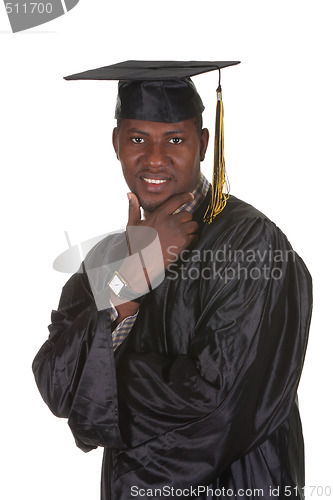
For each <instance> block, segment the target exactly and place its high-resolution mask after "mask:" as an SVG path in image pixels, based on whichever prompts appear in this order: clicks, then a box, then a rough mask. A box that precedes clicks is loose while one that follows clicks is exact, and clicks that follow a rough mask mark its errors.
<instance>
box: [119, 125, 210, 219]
mask: <svg viewBox="0 0 333 500" xmlns="http://www.w3.org/2000/svg"><path fill="white" fill-rule="evenodd" d="M113 145H114V148H115V151H116V154H117V158H118V159H119V160H120V162H121V166H122V169H123V174H124V177H125V180H126V182H127V185H128V187H129V188H130V190H131V191H132V192H133V193H135V194H136V195H137V197H138V199H139V202H140V205H141V206H142V207H143V209H144V210H145V211H147V212H152V211H154V210H155V209H156V208H157V207H159V206H160V205H161V204H162V203H164V202H165V201H166V200H167V199H168V198H170V197H171V196H173V195H175V194H178V193H184V192H190V191H193V189H194V188H195V186H196V184H197V183H198V180H199V175H200V161H202V160H203V159H204V157H205V152H206V149H207V145H208V130H207V129H203V130H202V133H201V134H199V132H198V130H197V127H196V123H195V121H194V120H193V119H190V120H186V121H183V122H178V123H159V122H148V121H142V120H128V119H123V120H121V125H120V128H119V130H117V129H114V131H113Z"/></svg>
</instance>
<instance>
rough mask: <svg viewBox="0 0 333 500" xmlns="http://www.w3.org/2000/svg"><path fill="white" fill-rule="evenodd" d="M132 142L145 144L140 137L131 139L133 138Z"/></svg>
mask: <svg viewBox="0 0 333 500" xmlns="http://www.w3.org/2000/svg"><path fill="white" fill-rule="evenodd" d="M132 141H133V142H134V143H135V144H142V143H143V142H145V140H144V139H143V138H142V137H133V138H132Z"/></svg>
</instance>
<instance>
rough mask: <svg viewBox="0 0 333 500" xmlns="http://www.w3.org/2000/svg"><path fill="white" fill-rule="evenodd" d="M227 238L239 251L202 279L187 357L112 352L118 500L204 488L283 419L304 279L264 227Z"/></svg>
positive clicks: (292, 386)
mask: <svg viewBox="0 0 333 500" xmlns="http://www.w3.org/2000/svg"><path fill="white" fill-rule="evenodd" d="M229 237H230V239H229V241H232V242H233V243H232V245H231V246H230V248H231V249H232V248H238V249H242V253H241V254H239V255H238V257H235V258H233V259H231V260H230V259H229V261H227V262H223V263H220V262H219V263H217V261H216V260H215V261H214V260H213V261H212V262H211V263H210V265H211V267H212V268H213V266H214V267H215V275H214V274H213V273H212V272H211V274H210V279H207V280H202V284H201V287H202V288H201V293H200V296H201V313H200V316H199V318H198V321H197V323H196V328H195V331H194V332H192V335H191V340H190V343H189V346H188V353H187V354H182V355H179V356H175V357H174V358H173V359H170V357H169V356H168V357H167V356H163V355H161V354H157V353H149V352H146V353H140V352H128V349H127V350H126V348H125V347H124V349H123V351H122V352H121V351H120V353H119V360H118V366H117V379H118V401H119V414H120V419H119V425H120V429H121V434H122V437H123V439H124V441H125V442H126V444H127V447H128V448H127V449H123V450H120V451H118V452H117V453H116V459H115V464H116V465H115V468H114V479H115V492H116V493H115V495H116V496H115V497H116V498H117V499H121V500H123V499H124V500H125V499H127V498H128V496H129V491H130V487H131V486H139V487H142V488H149V487H154V488H156V487H163V485H165V484H167V485H172V486H173V487H175V488H185V487H190V486H191V485H196V484H209V482H211V481H212V480H213V479H214V478H215V477H216V475H217V474H218V473H220V472H221V471H222V470H224V468H225V467H227V466H228V465H229V464H230V463H232V462H233V461H234V460H236V459H237V458H239V457H241V456H244V455H245V454H247V453H249V452H250V451H251V450H253V449H254V448H256V447H257V446H258V445H259V444H260V443H262V442H263V441H264V440H265V439H267V437H268V436H269V435H270V434H272V433H273V432H274V431H275V430H276V429H277V428H278V427H279V426H280V425H281V424H282V423H283V422H284V421H285V420H286V419H287V418H288V417H289V415H290V412H291V408H292V406H293V404H294V401H295V397H296V391H297V386H298V382H299V378H300V374H301V370H302V365H303V361H304V354H305V349H306V344H307V336H308V328H309V322H310V315H311V279H310V275H309V273H308V271H307V269H306V267H305V265H304V264H303V262H302V260H301V259H300V258H299V257H298V256H297V254H295V253H294V252H293V251H292V249H291V247H290V244H289V242H288V241H287V239H286V237H285V236H284V235H283V233H281V232H280V231H279V230H278V229H277V228H276V226H275V225H274V224H273V223H270V222H269V221H265V220H262V219H258V220H254V221H252V222H251V221H250V222H249V221H245V222H244V224H243V225H240V227H238V231H237V235H235V234H233V233H232V230H231V231H230V233H229ZM223 238H224V241H228V235H227V234H224V235H223ZM223 238H222V237H221V236H217V239H216V246H215V248H218V247H219V244H220V243H221V242H222V241H223ZM216 264H218V269H220V272H216V269H217V268H216ZM211 271H212V269H211ZM206 272H207V271H206ZM193 314H195V311H193ZM151 335H154V332H151Z"/></svg>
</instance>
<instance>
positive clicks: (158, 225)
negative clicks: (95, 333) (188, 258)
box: [111, 193, 199, 325]
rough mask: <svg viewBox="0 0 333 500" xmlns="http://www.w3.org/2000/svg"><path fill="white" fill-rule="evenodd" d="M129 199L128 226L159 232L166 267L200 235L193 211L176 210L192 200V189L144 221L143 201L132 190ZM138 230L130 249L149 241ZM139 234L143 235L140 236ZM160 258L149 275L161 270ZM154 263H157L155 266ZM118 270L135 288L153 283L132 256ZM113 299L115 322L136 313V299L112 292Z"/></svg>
mask: <svg viewBox="0 0 333 500" xmlns="http://www.w3.org/2000/svg"><path fill="white" fill-rule="evenodd" d="M128 199H129V214H128V223H127V226H136V227H151V228H153V229H154V230H155V231H156V232H157V234H158V236H159V240H160V245H161V249H162V255H163V263H164V269H166V268H167V267H168V265H169V264H171V263H172V262H174V260H175V256H176V257H177V256H178V255H179V254H180V253H181V252H182V250H185V249H186V248H188V247H189V246H190V245H191V244H192V243H193V242H194V241H195V240H196V239H197V235H196V232H197V230H198V227H199V226H198V223H197V222H195V221H193V220H192V214H190V212H186V211H184V212H179V213H177V214H174V211H175V210H177V208H180V207H181V206H182V205H184V204H185V203H189V202H190V201H192V200H193V195H192V194H191V193H181V194H177V195H175V196H173V197H172V198H169V199H168V200H167V201H166V202H165V203H163V204H162V205H161V206H160V207H158V208H157V209H156V210H154V212H152V213H151V214H149V216H148V217H147V218H146V220H143V221H142V220H141V212H140V204H139V200H138V198H137V197H136V195H135V194H134V193H129V195H128ZM136 234H137V235H138V236H136V238H135V241H133V237H132V238H129V246H130V247H131V248H129V250H130V253H136V252H138V251H139V250H143V249H144V248H146V247H147V245H148V244H149V242H147V240H146V239H145V238H144V237H146V238H147V233H146V232H142V233H140V231H139V232H137V233H136ZM140 235H142V236H143V237H142V238H141V237H140ZM157 260H158V262H156V263H154V262H150V263H149V275H150V277H154V274H155V272H156V275H158V274H160V272H161V268H160V265H161V264H160V260H159V259H156V261H157ZM154 264H156V266H154ZM154 267H156V269H154ZM119 271H120V273H121V275H122V276H124V278H125V279H126V281H127V282H128V283H129V285H130V286H131V288H132V289H134V290H136V291H140V290H142V289H145V288H146V287H147V283H149V284H150V281H149V278H148V274H147V272H146V270H144V274H143V273H142V270H141V269H140V270H138V268H137V265H135V264H134V262H133V261H131V260H129V259H127V260H126V259H125V261H124V263H123V265H122V267H121V268H120V270H119ZM139 271H141V272H139ZM111 301H112V303H113V304H114V305H115V306H116V307H117V311H118V314H119V316H118V319H117V320H116V322H115V325H117V324H119V323H120V322H121V321H122V320H123V319H124V318H126V317H128V316H130V315H132V314H135V313H136V312H137V310H138V308H139V306H138V304H137V303H135V302H129V301H125V300H122V299H119V298H118V297H117V296H115V295H114V294H113V293H112V292H111Z"/></svg>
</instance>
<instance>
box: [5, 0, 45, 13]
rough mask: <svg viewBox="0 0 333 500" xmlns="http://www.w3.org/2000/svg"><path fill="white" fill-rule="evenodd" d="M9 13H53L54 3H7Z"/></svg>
mask: <svg viewBox="0 0 333 500" xmlns="http://www.w3.org/2000/svg"><path fill="white" fill-rule="evenodd" d="M6 11H7V14H12V13H13V12H14V13H16V14H34V13H35V14H45V13H46V14H51V12H52V4H51V3H43V2H29V3H23V4H21V5H19V4H18V3H12V2H9V3H6Z"/></svg>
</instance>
